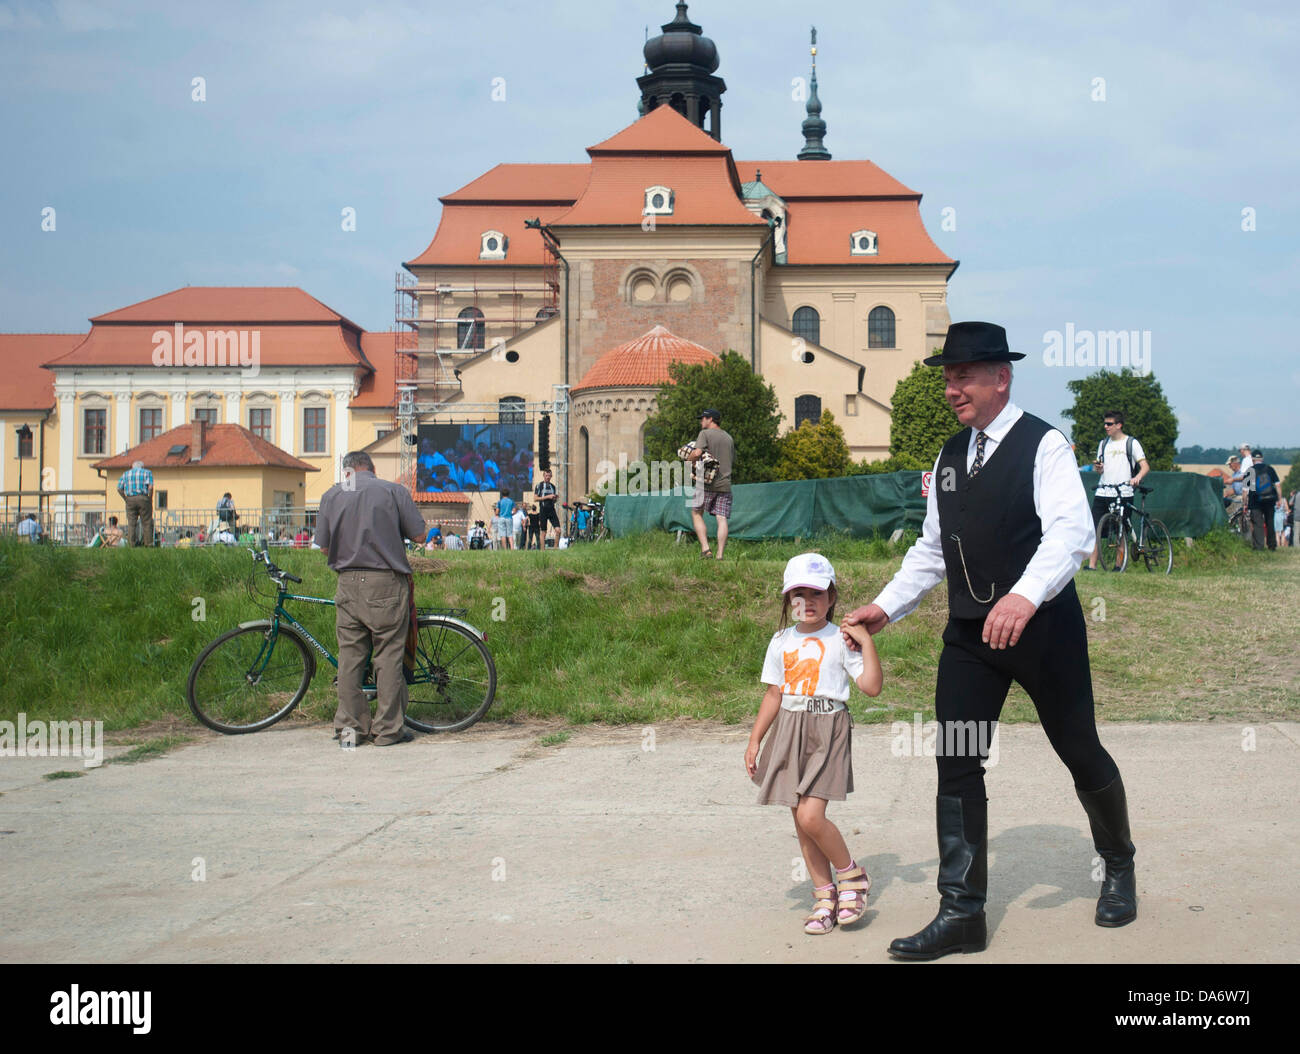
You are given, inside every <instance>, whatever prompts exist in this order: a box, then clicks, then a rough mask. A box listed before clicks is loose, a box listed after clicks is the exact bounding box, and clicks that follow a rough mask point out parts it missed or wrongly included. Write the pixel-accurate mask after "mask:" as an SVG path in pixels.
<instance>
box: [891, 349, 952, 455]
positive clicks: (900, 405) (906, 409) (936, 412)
mask: <svg viewBox="0 0 1300 1054" xmlns="http://www.w3.org/2000/svg"><path fill="white" fill-rule="evenodd" d="M934 352H935V354H938V353H939V349H938V348H935V349H934ZM943 389H944V382H943V370H941V369H939V368H938V367H936V366H926V365H923V364H922V363H919V362H918V363H916V364H915V365H914V366H913V367H912V372H911V373H909V374H908V375H907V376H906V377H904V378H903V379H902V380H901V381H899V382H898V384H896V385H895V386H894V398H893V405H894V411H893V414H892V416H891V417H890V421H889V452H890V454H892V455H893V458H891V459H890V460H893V459H894V458H898V459H900V460H901V461H903V462H905V463H908V464H919V465H920V466H922V467H924V468H927V469H928V468H930V467H931V466H932V465H933V464H934V459H935V458H937V457H938V456H939V451H940V450H941V449H942V448H943V444H944V443H946V442H947V441H948V440H949V439H951V438H952V437H953V436H954V435H955V434H956V433H957V432H959V431H960V430H961V422H960V421H958V420H957V415H956V414H954V413H953V412H952V407H951V406H949V405H948V400H947V399H945V398H944V396H943Z"/></svg>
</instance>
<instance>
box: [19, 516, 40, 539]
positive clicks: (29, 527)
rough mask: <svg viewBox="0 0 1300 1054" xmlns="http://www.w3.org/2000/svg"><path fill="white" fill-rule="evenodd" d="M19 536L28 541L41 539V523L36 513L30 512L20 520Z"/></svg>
mask: <svg viewBox="0 0 1300 1054" xmlns="http://www.w3.org/2000/svg"><path fill="white" fill-rule="evenodd" d="M18 537H19V538H22V539H23V540H24V541H27V542H39V541H40V540H41V525H40V523H39V522H38V521H37V519H36V513H34V512H29V513H28V514H27V516H26V517H25V518H24V519H21V520H19V521H18Z"/></svg>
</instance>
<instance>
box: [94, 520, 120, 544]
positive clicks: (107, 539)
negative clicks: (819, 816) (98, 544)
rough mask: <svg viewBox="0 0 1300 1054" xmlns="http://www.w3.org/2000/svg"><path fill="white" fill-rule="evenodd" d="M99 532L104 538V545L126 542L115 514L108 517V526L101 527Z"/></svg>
mask: <svg viewBox="0 0 1300 1054" xmlns="http://www.w3.org/2000/svg"><path fill="white" fill-rule="evenodd" d="M99 534H100V537H101V538H103V539H104V545H106V546H109V547H116V546H119V545H124V544H125V542H126V536H125V535H124V534H123V533H122V528H121V527H119V526H118V523H117V517H116V516H110V517H109V518H108V526H107V527H104V528H102V529H101V530H100V532H99Z"/></svg>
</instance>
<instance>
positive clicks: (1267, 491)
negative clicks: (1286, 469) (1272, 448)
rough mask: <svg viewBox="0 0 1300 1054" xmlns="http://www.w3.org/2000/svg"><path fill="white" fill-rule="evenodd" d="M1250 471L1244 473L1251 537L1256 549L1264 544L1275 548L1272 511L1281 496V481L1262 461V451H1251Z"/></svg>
mask: <svg viewBox="0 0 1300 1054" xmlns="http://www.w3.org/2000/svg"><path fill="white" fill-rule="evenodd" d="M1251 455H1252V457H1251V466H1250V471H1248V472H1247V473H1246V504H1247V507H1248V508H1249V509H1250V525H1251V529H1252V533H1253V537H1252V539H1251V541H1252V543H1253V545H1254V547H1255V548H1256V549H1263V548H1264V546H1265V544H1267V545H1268V548H1270V549H1276V548H1277V533H1276V531H1275V529H1274V526H1273V512H1274V510H1275V509H1276V507H1277V500H1278V498H1279V497H1281V494H1282V489H1281V481H1280V480H1279V479H1278V478H1277V473H1276V472H1275V471H1273V466H1272V465H1269V464H1267V463H1266V462H1265V461H1264V452H1263V451H1262V450H1254V451H1252V452H1251Z"/></svg>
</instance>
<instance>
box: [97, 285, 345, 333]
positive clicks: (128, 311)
mask: <svg viewBox="0 0 1300 1054" xmlns="http://www.w3.org/2000/svg"><path fill="white" fill-rule="evenodd" d="M90 321H91V322H158V323H168V324H170V323H172V322H194V323H199V322H220V323H234V322H236V321H239V322H342V323H344V324H345V325H347V326H349V327H351V328H352V329H357V330H359V329H360V328H361V327H360V326H358V325H357V324H356V323H355V322H351V321H349V320H348V319H346V318H344V316H342V315H340V314H339V313H338V312H337V311H335V310H334V309H333V308H330V307H327V306H326V305H325V304H322V303H321V302H320V301H319V300H317V299H316V298H315V297H314V296H311V295H309V294H308V293H306V292H304V291H303V290H301V289H299V288H298V287H297V286H184V287H183V288H181V289H173V290H172V291H171V292H170V293H162V294H161V295H159V296H154V297H150V298H149V299H148V300H141V301H140V302H139V303H137V304H130V305H128V306H127V307H123V308H119V309H118V310H116V311H109V312H106V313H105V314H102V315H96V316H95V317H94V318H92V319H91V320H90Z"/></svg>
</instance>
